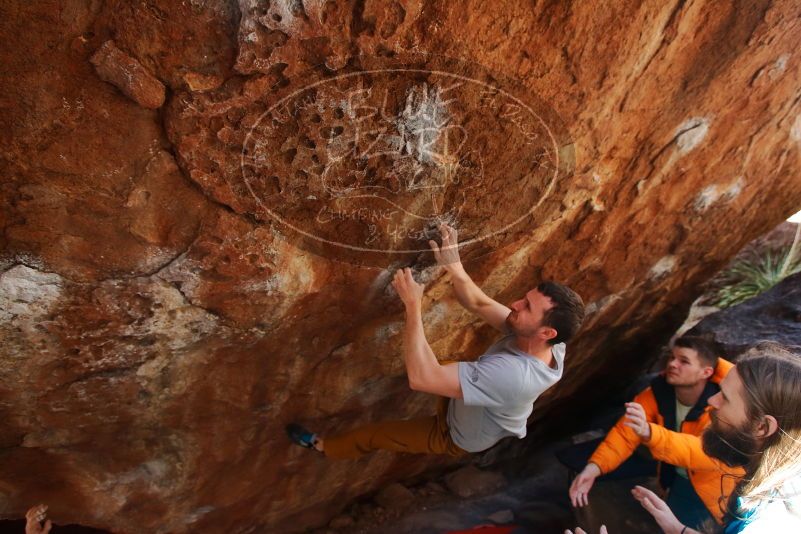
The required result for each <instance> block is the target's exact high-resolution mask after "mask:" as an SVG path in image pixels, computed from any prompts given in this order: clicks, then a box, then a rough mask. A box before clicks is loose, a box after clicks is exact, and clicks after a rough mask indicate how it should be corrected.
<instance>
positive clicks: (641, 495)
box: [631, 486, 695, 534]
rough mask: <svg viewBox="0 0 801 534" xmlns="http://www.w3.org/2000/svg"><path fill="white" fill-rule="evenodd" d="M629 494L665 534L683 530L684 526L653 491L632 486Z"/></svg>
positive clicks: (677, 532) (673, 533)
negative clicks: (652, 517)
mask: <svg viewBox="0 0 801 534" xmlns="http://www.w3.org/2000/svg"><path fill="white" fill-rule="evenodd" d="M631 494H632V495H634V498H635V499H637V500H638V501H640V504H641V505H642V507H643V508H645V509H646V510H647V511H648V513H650V514H651V515H652V516H654V519H656V522H657V524H658V525H659V527H660V528H661V529H662V531H663V532H665V534H679V533H680V532H681V530H682V529H683V528H684V525H683V524H682V523H681V521H679V520H678V518H676V515H675V514H674V513H673V512H672V511H671V510H670V507H669V506H668V505H667V503H666V502H665V501H663V500H662V499H660V498H659V497H658V496H657V495H656V493H654V492H653V491H651V490H649V489H648V488H643V487H642V486H634V489H633V490H631ZM693 532H695V531H693Z"/></svg>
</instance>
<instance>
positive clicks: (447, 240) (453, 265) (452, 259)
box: [428, 223, 462, 271]
mask: <svg viewBox="0 0 801 534" xmlns="http://www.w3.org/2000/svg"><path fill="white" fill-rule="evenodd" d="M439 233H440V235H441V236H442V245H441V246H440V245H437V242H436V241H434V240H431V241H429V242H428V246H430V247H431V251H432V252H433V253H434V258H436V260H437V263H438V264H439V265H441V266H442V267H444V268H445V270H447V271H450V270H452V269H458V268H460V267H462V260H461V259H460V258H459V241H458V236H457V233H456V228H453V227H452V226H449V225H447V224H445V223H442V224H440V225H439Z"/></svg>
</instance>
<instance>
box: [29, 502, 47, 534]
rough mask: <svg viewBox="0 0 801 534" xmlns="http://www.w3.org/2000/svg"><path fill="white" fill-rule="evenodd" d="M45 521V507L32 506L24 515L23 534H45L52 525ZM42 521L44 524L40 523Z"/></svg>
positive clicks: (40, 505)
mask: <svg viewBox="0 0 801 534" xmlns="http://www.w3.org/2000/svg"><path fill="white" fill-rule="evenodd" d="M45 519H47V505H46V504H39V505H37V506H34V507H33V508H31V509H30V510H28V512H27V513H26V514H25V534H47V533H48V532H50V528H51V527H52V526H53V524H52V523H51V522H50V520H49V519H47V521H45ZM43 521H44V524H42V522H43Z"/></svg>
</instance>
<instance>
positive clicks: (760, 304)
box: [690, 273, 801, 360]
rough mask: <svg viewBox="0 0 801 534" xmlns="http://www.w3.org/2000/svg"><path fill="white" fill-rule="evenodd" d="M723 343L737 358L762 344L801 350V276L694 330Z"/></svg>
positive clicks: (716, 315) (713, 316) (717, 314)
mask: <svg viewBox="0 0 801 534" xmlns="http://www.w3.org/2000/svg"><path fill="white" fill-rule="evenodd" d="M690 333H692V334H700V335H706V336H709V337H711V338H713V339H714V340H715V341H717V342H718V343H720V344H721V345H722V346H723V347H724V349H725V350H726V353H727V354H728V355H729V356H730V357H732V358H733V359H735V360H736V359H737V358H738V357H739V356H740V355H742V354H743V352H745V351H746V350H748V349H749V348H751V347H753V346H754V345H755V344H757V343H759V342H760V341H775V342H776V343H781V344H782V345H784V346H786V347H788V348H790V349H792V350H794V351H799V350H801V273H799V274H794V275H792V276H788V277H787V278H785V279H784V280H782V281H781V282H780V283H778V284H776V286H774V287H773V288H771V289H770V290H768V291H765V292H764V293H762V294H760V295H757V296H756V297H754V298H751V299H748V300H747V301H745V302H742V303H740V304H738V305H736V306H732V307H731V308H726V309H725V310H721V311H719V312H715V313H713V314H711V315H709V316H707V317H704V318H703V319H702V320H701V322H700V323H698V324H697V325H695V326H694V327H693V328H692V329H691V330H690Z"/></svg>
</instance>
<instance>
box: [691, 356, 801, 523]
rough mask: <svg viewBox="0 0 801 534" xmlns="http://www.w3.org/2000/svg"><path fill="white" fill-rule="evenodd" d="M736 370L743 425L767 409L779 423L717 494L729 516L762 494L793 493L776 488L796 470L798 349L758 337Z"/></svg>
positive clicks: (800, 420) (800, 410) (799, 445)
mask: <svg viewBox="0 0 801 534" xmlns="http://www.w3.org/2000/svg"><path fill="white" fill-rule="evenodd" d="M737 374H738V375H739V377H740V380H742V383H743V395H744V400H745V407H746V408H745V409H746V417H747V421H748V424H747V426H746V429H747V430H749V431H753V430H754V429H755V428H756V426H757V425H758V424H759V423H760V422H762V421H764V420H765V416H766V415H771V416H773V417H774V418H775V419H776V422H777V423H778V429H777V430H776V432H775V433H773V434H772V435H770V436H768V437H767V438H766V439H765V440H764V442H763V443H762V445H761V446H760V448H759V453H758V454H755V455H754V456H753V458H752V460H751V462H750V463H749V465H747V466H746V475H745V477H744V478H743V479H742V480H740V482H739V483H738V484H737V486H736V488H735V490H734V492H733V493H732V494H731V495H730V496H729V498H728V499H726V498H725V496H722V495H721V502H720V504H721V507H722V509H723V510H724V512H725V513H726V517H727V518H728V519H737V518H742V517H743V515H744V512H746V511H747V510H749V509H753V508H755V507H757V506H759V505H760V504H761V503H762V502H764V501H767V500H780V499H784V500H790V499H793V498H797V497H798V496H797V495H787V494H781V493H778V492H777V490H780V489H781V488H782V487H783V486H784V484H785V482H787V481H788V480H791V479H793V478H795V477H797V476H799V475H801V355H798V354H793V353H792V352H790V351H789V350H787V349H786V348H784V347H783V346H781V345H779V344H778V343H773V342H762V343H759V344H758V345H756V346H755V347H752V348H751V349H749V350H748V351H747V352H746V353H745V354H744V355H743V357H742V358H741V359H740V360H739V361H738V362H737ZM724 476H728V475H724ZM722 487H723V483H722V481H721V488H722ZM738 497H739V498H740V499H742V501H741V503H740V506H738V502H737V498H738ZM724 501H726V502H724ZM700 531H701V532H704V533H705V534H720V533H721V532H723V528H722V527H721V526H720V525H717V524H715V523H714V522H711V521H710V522H707V523H706V524H705V525H703V526H702V527H701V528H700Z"/></svg>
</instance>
